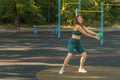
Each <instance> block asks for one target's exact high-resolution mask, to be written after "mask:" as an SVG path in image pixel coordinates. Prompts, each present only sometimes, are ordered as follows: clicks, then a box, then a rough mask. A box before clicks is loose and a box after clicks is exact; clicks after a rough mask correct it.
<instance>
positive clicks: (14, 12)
mask: <svg viewBox="0 0 120 80" xmlns="http://www.w3.org/2000/svg"><path fill="white" fill-rule="evenodd" d="M0 8H1V11H0V14H1V16H2V17H1V18H2V19H5V18H9V17H11V18H12V19H13V20H12V19H11V20H12V21H13V23H14V26H15V28H17V27H20V16H21V15H23V14H24V13H25V12H29V13H32V14H35V13H37V11H38V10H39V7H37V6H36V5H35V2H34V0H1V1H0Z"/></svg>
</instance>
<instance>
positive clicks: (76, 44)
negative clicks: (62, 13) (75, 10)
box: [59, 16, 100, 74]
mask: <svg viewBox="0 0 120 80" xmlns="http://www.w3.org/2000/svg"><path fill="white" fill-rule="evenodd" d="M73 26H74V27H73V33H72V37H71V39H70V40H69V42H68V55H67V56H66V58H65V60H64V63H63V65H62V68H61V69H60V71H59V74H63V72H64V69H65V66H66V65H67V64H68V62H69V61H70V59H71V57H72V55H73V54H74V53H73V52H74V49H76V51H77V52H78V53H79V54H81V59H80V66H79V69H78V72H81V73H87V71H86V70H85V69H84V63H85V60H86V56H87V53H86V51H85V50H84V48H83V46H82V45H81V43H80V39H81V35H85V36H88V37H91V38H94V39H96V40H100V39H99V38H98V37H97V36H96V34H97V33H95V32H93V31H91V30H89V29H87V28H86V27H85V26H84V25H83V18H82V17H81V16H76V17H75V19H74V25H73Z"/></svg>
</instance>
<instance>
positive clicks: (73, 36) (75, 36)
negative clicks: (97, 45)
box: [72, 34, 81, 40]
mask: <svg viewBox="0 0 120 80" xmlns="http://www.w3.org/2000/svg"><path fill="white" fill-rule="evenodd" d="M72 38H74V39H78V40H80V38H81V36H77V35H74V34H72Z"/></svg>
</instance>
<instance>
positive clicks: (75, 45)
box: [68, 38, 85, 54]
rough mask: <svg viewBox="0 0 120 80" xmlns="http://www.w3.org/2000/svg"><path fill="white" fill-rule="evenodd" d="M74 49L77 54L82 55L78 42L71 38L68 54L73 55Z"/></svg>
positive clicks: (81, 48)
mask: <svg viewBox="0 0 120 80" xmlns="http://www.w3.org/2000/svg"><path fill="white" fill-rule="evenodd" d="M74 49H76V51H77V52H78V53H80V54H81V53H83V52H85V50H84V48H83V46H82V45H81V43H80V41H79V40H77V39H73V38H71V39H70V40H69V42H68V53H72V54H73V53H74Z"/></svg>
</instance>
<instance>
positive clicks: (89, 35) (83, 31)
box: [77, 27, 100, 40]
mask: <svg viewBox="0 0 120 80" xmlns="http://www.w3.org/2000/svg"><path fill="white" fill-rule="evenodd" d="M77 28H78V30H79V31H80V32H81V33H82V34H83V35H85V36H88V37H91V38H94V39H96V40H100V39H99V38H98V37H97V36H95V35H91V34H89V33H87V32H86V31H85V30H84V29H83V28H82V27H77Z"/></svg>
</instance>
